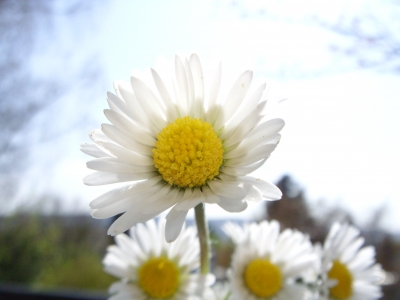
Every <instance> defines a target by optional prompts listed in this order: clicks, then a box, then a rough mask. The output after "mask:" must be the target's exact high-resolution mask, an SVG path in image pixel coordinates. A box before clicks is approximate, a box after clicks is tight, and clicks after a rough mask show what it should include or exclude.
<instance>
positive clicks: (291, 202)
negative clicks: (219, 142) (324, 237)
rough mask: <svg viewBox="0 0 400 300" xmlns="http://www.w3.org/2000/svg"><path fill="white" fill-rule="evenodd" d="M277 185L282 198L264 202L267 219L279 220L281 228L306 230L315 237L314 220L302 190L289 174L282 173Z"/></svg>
mask: <svg viewBox="0 0 400 300" xmlns="http://www.w3.org/2000/svg"><path fill="white" fill-rule="evenodd" d="M277 187H278V188H279V189H280V190H281V191H282V199H281V200H280V201H268V202H266V205H267V219H268V220H277V221H279V222H280V223H281V227H282V229H285V228H292V229H298V230H300V231H302V232H308V233H309V234H310V237H311V238H312V239H315V238H316V236H317V232H315V229H316V226H315V225H316V221H315V219H314V218H313V217H312V216H311V214H310V210H309V208H308V204H307V202H306V199H305V197H304V194H303V191H302V190H301V189H300V187H299V186H298V184H297V183H295V182H294V180H293V179H292V178H291V177H290V176H288V175H284V176H283V177H282V178H281V179H280V180H279V181H278V183H277ZM323 233H324V232H323Z"/></svg>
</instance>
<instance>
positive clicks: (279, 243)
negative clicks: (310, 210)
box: [223, 221, 317, 300]
mask: <svg viewBox="0 0 400 300" xmlns="http://www.w3.org/2000/svg"><path fill="white" fill-rule="evenodd" d="M223 229H224V231H225V232H226V233H227V235H228V236H230V237H231V239H232V241H233V242H234V244H235V246H236V248H235V252H234V254H233V257H232V263H231V269H230V271H229V275H228V276H229V280H230V284H231V291H232V296H231V298H230V299H232V300H239V299H246V300H260V299H271V300H272V299H273V300H278V299H280V300H287V299H296V300H297V299H309V297H310V294H309V291H308V290H307V288H306V287H304V286H302V285H299V284H296V280H298V279H300V278H301V277H302V275H303V274H306V273H307V272H309V271H310V270H312V269H313V268H314V264H315V262H316V261H317V256H316V254H315V252H314V249H313V246H312V244H311V242H310V240H309V239H308V237H307V236H305V235H304V234H302V233H300V232H298V231H292V230H290V229H286V230H284V231H283V232H282V233H279V223H278V222H276V221H272V222H270V223H269V222H267V221H263V222H261V223H260V224H256V223H252V224H249V225H245V226H244V227H240V226H238V225H236V224H233V223H227V224H225V225H224V228H223Z"/></svg>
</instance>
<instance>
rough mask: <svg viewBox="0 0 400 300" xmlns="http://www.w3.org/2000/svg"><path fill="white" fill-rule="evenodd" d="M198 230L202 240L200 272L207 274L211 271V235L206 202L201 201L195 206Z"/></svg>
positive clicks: (200, 240)
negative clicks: (205, 206) (205, 210)
mask: <svg viewBox="0 0 400 300" xmlns="http://www.w3.org/2000/svg"><path fill="white" fill-rule="evenodd" d="M194 211H195V216H196V225H197V232H198V235H199V242H200V273H201V274H203V275H207V274H208V273H209V272H210V235H209V232H208V223H207V221H206V215H205V212H204V204H203V203H200V204H198V205H197V206H196V207H195V208H194Z"/></svg>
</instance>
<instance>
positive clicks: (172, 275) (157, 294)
mask: <svg viewBox="0 0 400 300" xmlns="http://www.w3.org/2000/svg"><path fill="white" fill-rule="evenodd" d="M138 283H139V286H140V287H141V288H142V289H143V291H144V292H145V293H146V294H148V295H149V296H150V297H152V298H156V299H164V298H169V297H171V296H173V295H174V293H175V292H176V290H177V289H178V286H179V270H178V268H177V266H176V265H175V264H174V263H173V262H172V261H170V260H169V259H168V258H166V257H156V258H151V259H149V260H148V261H146V262H145V263H144V264H143V265H142V266H141V267H140V268H139V270H138Z"/></svg>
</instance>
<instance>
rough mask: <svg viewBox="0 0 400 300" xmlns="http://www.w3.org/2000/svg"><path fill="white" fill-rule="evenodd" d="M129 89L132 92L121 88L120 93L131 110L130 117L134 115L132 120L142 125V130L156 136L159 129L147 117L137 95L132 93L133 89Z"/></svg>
mask: <svg viewBox="0 0 400 300" xmlns="http://www.w3.org/2000/svg"><path fill="white" fill-rule="evenodd" d="M129 89H130V91H128V90H126V89H124V88H122V87H121V88H120V92H121V95H122V96H123V99H124V100H125V102H126V105H127V107H128V108H129V111H130V115H132V120H133V121H134V122H136V123H137V124H140V127H141V129H142V130H144V131H146V132H148V133H150V134H152V135H156V134H157V133H158V131H159V129H158V128H157V127H156V126H154V124H153V123H151V122H150V119H149V118H148V117H147V115H146V114H145V112H144V111H143V109H142V107H141V106H140V104H139V102H138V100H137V98H136V96H135V94H134V93H133V92H132V88H131V87H130V88H129Z"/></svg>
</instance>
